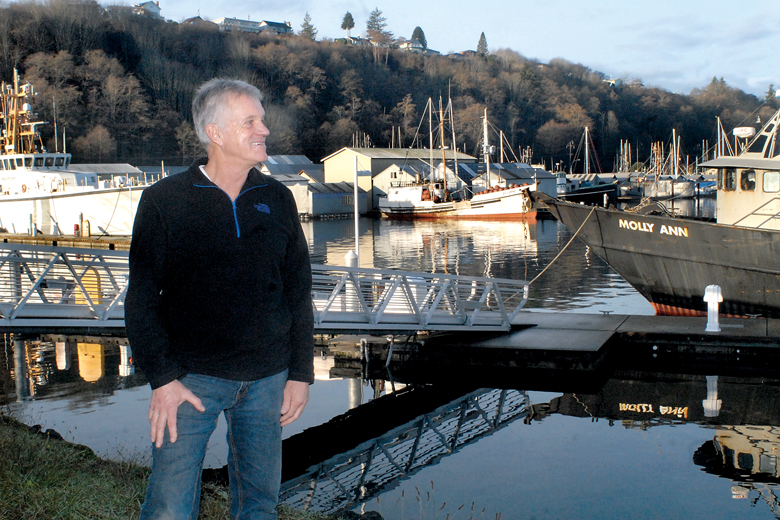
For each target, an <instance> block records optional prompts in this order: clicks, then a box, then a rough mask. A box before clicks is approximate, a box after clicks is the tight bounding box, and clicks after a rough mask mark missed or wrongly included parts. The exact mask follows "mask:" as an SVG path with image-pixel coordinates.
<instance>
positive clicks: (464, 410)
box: [279, 389, 531, 514]
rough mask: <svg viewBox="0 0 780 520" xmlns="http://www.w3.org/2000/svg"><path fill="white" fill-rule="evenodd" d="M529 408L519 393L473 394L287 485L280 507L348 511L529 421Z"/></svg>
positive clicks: (342, 455)
mask: <svg viewBox="0 0 780 520" xmlns="http://www.w3.org/2000/svg"><path fill="white" fill-rule="evenodd" d="M530 408H531V403H530V399H529V397H528V394H526V393H525V392H522V391H519V390H492V389H480V390H477V391H474V392H472V393H469V394H467V395H465V396H463V397H461V398H460V399H457V400H455V401H452V402H450V403H448V404H446V405H444V406H441V407H439V408H437V409H436V410H433V411H432V412H430V413H427V414H425V415H422V416H420V417H418V418H416V419H415V420H413V421H410V422H408V423H406V424H404V425H402V426H399V427H397V428H393V429H392V430H391V431H389V432H387V433H385V434H384V435H382V436H381V437H378V438H375V439H373V440H371V441H368V442H364V443H362V444H361V445H360V446H358V447H357V448H355V449H354V450H351V451H349V452H346V453H342V454H340V455H337V456H335V457H332V458H331V459H329V460H326V461H325V462H322V463H320V464H317V465H315V466H313V467H311V468H309V470H308V471H307V472H306V473H305V474H303V475H301V476H299V477H297V478H294V479H292V480H290V481H287V482H284V483H282V488H281V492H280V495H279V501H280V503H282V504H284V505H287V506H290V507H293V508H295V509H299V510H303V511H309V512H312V513H321V514H331V513H335V512H338V511H344V510H346V509H348V508H351V507H354V506H355V505H356V504H360V503H362V502H366V501H369V500H370V499H371V498H372V497H374V496H376V495H378V494H380V493H381V492H382V491H383V490H385V489H389V488H390V487H392V486H394V485H396V484H397V481H398V480H401V479H406V478H409V477H411V476H412V475H414V474H415V473H417V472H418V471H420V470H422V469H424V468H425V467H428V466H432V465H434V464H438V462H439V461H440V460H441V459H442V458H443V457H446V456H449V455H452V454H453V453H456V452H458V451H459V450H461V449H462V448H463V447H464V446H467V445H470V444H473V443H476V442H478V441H479V440H480V439H482V438H484V437H486V436H489V435H492V434H493V433H495V432H496V431H498V430H500V429H502V428H504V427H505V426H507V425H508V424H510V423H512V422H514V421H516V420H518V419H521V418H524V417H526V416H527V415H528V413H529V411H530ZM410 498H411V497H410Z"/></svg>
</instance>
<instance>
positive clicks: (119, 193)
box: [0, 71, 146, 235]
mask: <svg viewBox="0 0 780 520" xmlns="http://www.w3.org/2000/svg"><path fill="white" fill-rule="evenodd" d="M34 97H35V91H34V89H33V87H32V85H30V84H25V85H20V81H19V76H18V74H17V73H16V71H14V81H13V83H12V84H7V83H3V85H2V97H1V98H0V103H1V104H2V106H0V112H1V113H0V126H1V129H2V136H0V143H1V144H2V151H0V228H2V229H4V230H5V231H7V232H14V233H28V234H34V233H37V232H43V233H48V234H64V233H71V232H72V231H73V230H77V229H78V231H79V232H80V233H81V232H85V231H86V232H88V231H89V230H91V231H92V232H100V233H104V234H111V235H129V234H130V233H131V230H132V224H133V217H134V215H135V209H136V207H137V206H138V200H139V198H140V193H139V192H140V191H141V190H142V189H143V188H145V187H146V186H145V185H139V186H134V185H133V184H134V183H133V182H131V181H130V180H129V179H128V178H127V177H122V178H121V181H120V182H116V180H114V179H112V180H101V179H100V178H99V176H98V174H97V173H96V172H81V171H77V170H76V169H73V168H72V167H71V164H70V160H71V155H70V154H69V153H65V152H49V151H47V150H46V148H45V147H44V146H43V141H42V139H41V136H40V134H39V133H38V130H37V128H36V127H37V126H38V125H42V124H44V122H42V121H36V120H34V118H35V114H34V113H33V111H32V110H33V109H32V106H31V104H30V102H31V101H33V98H34ZM77 226H78V228H77Z"/></svg>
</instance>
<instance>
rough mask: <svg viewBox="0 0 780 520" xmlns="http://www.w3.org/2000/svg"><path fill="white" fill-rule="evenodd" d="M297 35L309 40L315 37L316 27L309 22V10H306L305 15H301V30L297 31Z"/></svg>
mask: <svg viewBox="0 0 780 520" xmlns="http://www.w3.org/2000/svg"><path fill="white" fill-rule="evenodd" d="M298 35H299V36H303V37H304V38H308V39H310V40H316V39H317V28H316V27H314V26H313V25H312V24H311V16H309V11H306V16H304V17H303V23H302V24H301V32H299V33H298Z"/></svg>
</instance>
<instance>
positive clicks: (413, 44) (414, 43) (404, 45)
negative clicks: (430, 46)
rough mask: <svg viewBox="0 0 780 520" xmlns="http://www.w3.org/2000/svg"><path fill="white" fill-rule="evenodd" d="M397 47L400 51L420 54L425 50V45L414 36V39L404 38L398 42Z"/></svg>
mask: <svg viewBox="0 0 780 520" xmlns="http://www.w3.org/2000/svg"><path fill="white" fill-rule="evenodd" d="M398 48H399V49H401V50H402V51H407V52H413V53H415V54H422V53H423V52H425V45H423V44H422V42H421V41H420V40H418V39H417V38H415V39H414V40H405V41H402V42H399V43H398Z"/></svg>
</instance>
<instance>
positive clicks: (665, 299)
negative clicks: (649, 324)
mask: <svg viewBox="0 0 780 520" xmlns="http://www.w3.org/2000/svg"><path fill="white" fill-rule="evenodd" d="M535 195H537V196H538V198H539V200H541V201H542V202H544V203H545V204H546V205H547V206H548V207H549V209H550V212H551V213H552V214H553V215H554V216H555V217H556V218H557V219H558V220H560V221H561V222H562V223H563V224H564V225H565V226H566V227H567V228H569V229H570V230H571V231H572V232H576V231H577V230H578V229H579V228H580V226H582V229H581V230H580V232H579V234H578V235H577V236H578V237H579V238H581V239H582V240H583V241H584V242H585V243H586V244H587V245H588V246H589V247H590V248H591V249H592V250H593V251H594V252H595V253H596V254H597V255H599V256H600V257H601V258H602V259H603V260H604V261H605V262H607V264H609V265H610V266H611V267H612V268H613V269H615V271H617V272H618V274H620V275H621V276H622V277H623V278H625V280H626V281H627V282H628V283H630V284H631V285H632V286H633V287H634V288H635V289H636V290H637V291H639V293H641V294H642V295H643V296H644V297H645V298H647V300H648V301H649V302H650V303H651V304H652V305H653V307H654V308H655V310H656V312H657V313H658V314H667V315H706V313H707V303H706V302H704V301H703V297H704V290H705V288H706V287H707V286H708V285H712V284H715V285H719V286H720V287H721V290H722V294H723V303H721V304H720V313H721V314H724V315H733V316H746V315H750V314H758V315H761V316H764V317H771V318H780V232H777V231H769V230H761V229H752V228H744V227H734V226H727V225H721V224H714V223H707V222H700V221H694V220H687V219H680V218H674V217H664V216H653V215H640V214H635V213H631V212H626V211H620V210H616V209H612V208H611V209H603V208H595V209H594V207H592V206H585V205H581V204H573V203H569V202H564V201H561V200H559V199H553V198H551V197H546V196H544V195H543V194H538V193H536V194H535ZM586 220H587V222H586ZM583 222H585V224H584V225H583Z"/></svg>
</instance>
